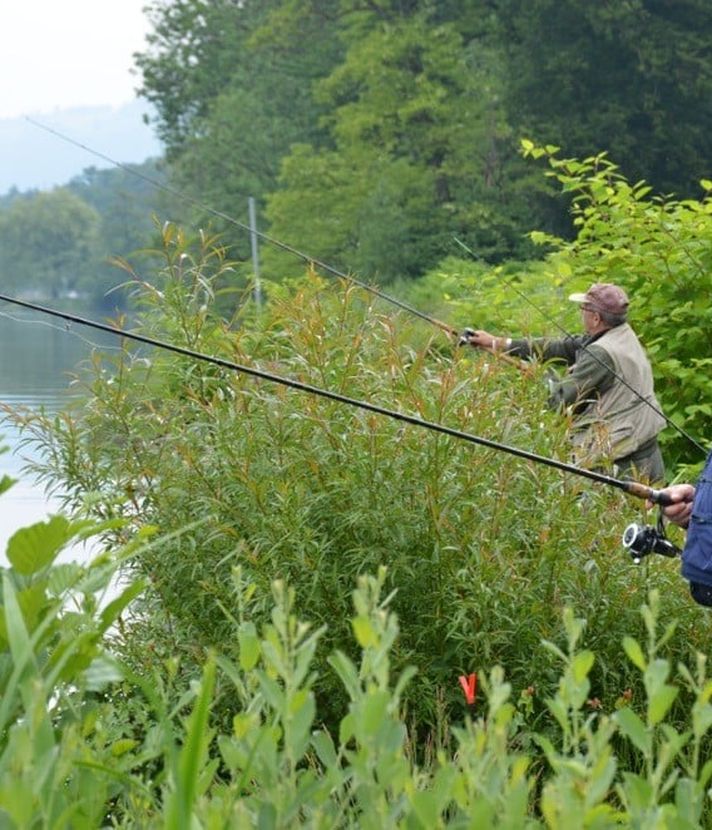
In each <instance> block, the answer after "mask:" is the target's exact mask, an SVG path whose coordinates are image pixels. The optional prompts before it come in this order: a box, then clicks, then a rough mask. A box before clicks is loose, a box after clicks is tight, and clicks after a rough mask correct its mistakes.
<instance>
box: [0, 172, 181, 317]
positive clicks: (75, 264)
mask: <svg viewBox="0 0 712 830" xmlns="http://www.w3.org/2000/svg"><path fill="white" fill-rule="evenodd" d="M131 171H133V172H131ZM141 177H148V178H152V179H155V180H156V181H162V179H163V178H164V177H162V175H161V173H160V172H159V170H158V163H157V162H156V161H151V160H149V161H146V162H144V163H143V164H141V165H133V166H132V168H131V169H130V170H122V169H120V168H116V169H112V170H97V169H96V168H93V167H89V168H87V169H86V170H84V172H83V173H82V175H80V176H77V177H75V178H74V179H72V180H71V181H70V182H68V184H67V185H65V186H64V187H58V188H54V189H53V190H50V191H29V192H27V193H20V192H18V191H14V192H11V193H9V194H7V195H6V196H4V197H2V198H1V199H0V274H2V283H3V286H4V288H5V289H6V290H7V291H8V292H10V293H28V292H29V293H31V294H34V295H37V296H41V297H44V298H51V299H53V300H57V299H61V298H67V297H69V298H73V299H74V300H77V299H81V300H83V301H84V303H85V304H87V305H91V306H93V307H94V308H100V309H102V310H106V311H111V312H113V311H115V310H116V309H117V308H124V307H125V305H126V296H125V295H124V294H123V293H122V292H120V291H115V290H114V289H115V288H116V287H117V286H118V285H119V284H120V283H121V282H122V281H123V279H124V276H125V275H124V274H123V272H122V271H121V270H120V269H117V268H116V267H115V265H113V264H112V259H113V258H114V257H118V256H120V255H121V256H131V254H132V253H133V252H136V251H138V250H141V249H143V248H146V247H149V246H150V243H151V241H152V238H153V236H154V234H155V221H154V220H155V216H157V215H160V216H163V215H165V213H166V210H167V209H168V208H167V205H166V202H165V199H164V197H163V195H162V193H161V191H160V190H157V189H156V187H154V186H153V185H151V184H150V183H149V182H147V181H146V180H145V179H142V178H141ZM152 216H153V217H154V219H152ZM131 258H132V259H133V257H131ZM134 261H135V262H136V266H137V268H138V269H139V271H140V270H141V268H142V267H147V266H148V261H147V260H146V259H145V258H144V259H139V258H137V259H135V260H134Z"/></svg>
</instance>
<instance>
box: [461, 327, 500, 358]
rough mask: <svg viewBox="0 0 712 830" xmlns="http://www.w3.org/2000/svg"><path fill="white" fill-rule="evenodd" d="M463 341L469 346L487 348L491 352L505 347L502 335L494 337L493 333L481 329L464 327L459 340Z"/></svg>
mask: <svg viewBox="0 0 712 830" xmlns="http://www.w3.org/2000/svg"><path fill="white" fill-rule="evenodd" d="M463 341H464V342H465V343H467V344H468V345H470V346H476V347H477V348H478V349H489V350H490V351H493V352H496V351H498V350H499V349H502V348H505V343H506V340H505V338H504V337H495V335H494V334H490V333H489V332H488V331H483V330H482V329H474V330H473V329H465V332H463V335H462V338H461V342H463Z"/></svg>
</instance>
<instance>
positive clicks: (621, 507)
mask: <svg viewBox="0 0 712 830" xmlns="http://www.w3.org/2000/svg"><path fill="white" fill-rule="evenodd" d="M164 243H165V250H164V256H165V260H166V265H165V269H164V271H163V275H162V277H161V279H160V281H159V282H157V283H156V284H153V285H152V284H147V283H140V284H137V285H136V302H137V303H138V305H139V307H140V309H141V313H140V318H139V320H140V326H141V331H142V332H144V333H147V334H151V335H154V336H158V337H159V338H160V339H163V340H168V341H170V342H173V343H176V344H179V345H183V346H185V347H187V348H190V349H198V350H200V351H202V352H205V353H209V354H213V355H221V356H224V357H226V358H227V359H230V360H236V361H237V362H238V363H241V364H246V365H254V364H255V363H257V364H258V365H260V366H262V367H266V368H268V369H273V370H274V371H276V372H277V373H278V374H281V375H286V376H288V377H291V378H295V379H298V380H300V381H302V382H305V383H308V384H313V385H315V386H318V387H322V388H327V389H331V390H334V391H338V392H341V393H343V394H346V395H349V396H351V397H355V398H358V399H362V400H368V401H371V402H373V403H378V404H380V405H382V406H385V407H388V408H391V409H402V410H405V411H408V412H413V413H416V414H418V415H419V416H421V417H422V418H424V419H426V420H431V421H438V422H443V423H447V424H448V425H450V426H452V427H455V428H459V429H462V430H466V431H469V432H471V433H474V434H479V435H484V436H488V437H491V438H495V439H496V440H504V441H506V442H507V443H511V444H513V445H515V446H520V447H525V448H527V449H528V450H530V451H533V452H536V453H538V454H540V455H543V456H555V457H559V458H562V459H566V458H567V453H568V444H567V435H566V432H567V420H566V418H560V417H559V416H558V415H556V414H554V413H552V412H549V411H548V410H547V409H546V405H545V398H546V391H545V384H544V382H543V367H532V368H531V369H528V370H527V374H526V375H524V376H518V374H517V373H516V370H513V369H512V367H511V366H510V364H509V363H504V362H498V361H495V362H494V363H493V362H492V358H487V357H485V358H483V359H474V358H472V357H470V356H469V355H468V354H457V353H454V354H453V352H452V347H451V344H450V343H449V342H448V341H447V340H446V339H445V338H444V337H443V336H442V335H434V336H433V337H434V338H435V339H433V337H431V336H427V337H425V338H423V335H422V324H421V323H412V322H410V321H408V320H406V319H403V318H402V317H401V318H397V317H393V316H392V315H387V314H385V313H383V312H378V311H377V310H376V309H374V308H373V304H372V297H370V296H369V295H365V294H363V293H362V292H360V291H357V290H356V289H353V288H347V289H344V290H338V291H333V290H326V289H327V286H326V285H325V284H324V283H323V282H322V281H321V280H320V279H319V278H318V277H316V276H312V277H311V278H310V279H309V280H307V281H306V282H302V283H299V284H297V285H295V286H292V285H290V284H286V285H283V286H282V287H281V288H280V287H278V286H276V285H275V286H273V287H272V289H271V302H270V304H269V306H268V307H267V308H265V309H263V310H261V311H260V312H256V311H255V312H253V311H251V310H250V306H249V304H248V305H246V306H242V307H241V308H242V314H241V316H240V318H238V319H236V320H233V321H228V320H225V319H223V318H222V317H221V316H220V314H219V313H217V311H216V309H215V294H216V291H217V290H218V287H219V286H220V285H221V284H222V281H223V280H224V278H225V275H226V270H227V268H228V267H229V266H228V263H227V262H226V261H225V260H224V251H223V250H222V249H221V248H220V247H219V246H216V244H215V240H213V239H209V238H202V240H201V242H200V244H197V247H196V246H195V245H193V244H191V243H190V242H189V241H188V240H187V239H186V238H185V237H184V236H183V234H181V233H180V232H179V231H178V230H177V229H175V228H174V227H173V226H167V228H166V229H165V236H164ZM539 280H540V283H539V289H538V290H539V291H540V292H541V291H542V290H543V289H544V287H545V286H546V285H547V283H548V282H549V277H548V276H547V275H546V274H543V275H541V276H540V277H539ZM535 293H536V292H535ZM529 312H530V310H529V309H528V308H527V312H526V313H527V314H529ZM459 313H461V314H465V313H472V307H469V310H465V309H461V310H460V312H459ZM418 342H420V344H421V345H420V346H416V345H414V344H417V343H418ZM513 373H514V377H513V376H512V375H513ZM84 383H85V384H86V387H85V388H86V394H87V395H88V400H87V402H85V403H83V404H82V405H81V407H80V408H79V409H78V410H77V411H76V412H68V413H65V414H64V415H63V416H62V417H60V418H53V419H50V420H46V419H44V418H43V417H42V416H29V417H28V422H27V425H26V428H27V430H29V432H28V435H29V436H30V437H32V436H35V438H36V439H37V440H38V441H39V442H40V443H41V444H42V445H43V446H44V448H45V449H46V451H47V459H48V461H47V462H46V463H45V464H44V465H40V471H41V472H42V474H43V475H44V476H45V478H46V479H47V481H48V483H49V484H50V485H52V486H54V487H57V488H59V489H61V490H62V492H64V493H65V494H66V497H67V500H68V504H69V505H70V506H71V507H72V508H73V509H74V510H87V511H89V513H90V514H91V515H95V516H98V517H101V518H102V519H109V518H115V517H117V516H119V517H121V518H124V519H127V520H129V522H130V524H129V527H130V528H140V527H143V526H144V525H146V524H152V525H156V526H158V527H159V528H161V530H163V531H164V532H172V531H177V530H179V529H180V528H182V527H184V526H185V525H186V524H187V523H193V522H198V523H200V529H199V530H196V531H194V532H192V533H187V534H185V535H183V536H181V537H180V539H177V540H171V542H170V544H169V545H168V546H165V547H164V546H161V545H158V546H157V547H156V548H155V549H154V551H153V552H152V553H151V554H147V555H146V556H144V557H143V558H142V559H141V560H140V561H139V562H137V567H138V569H139V570H140V571H141V572H142V573H144V574H146V575H147V576H150V579H151V584H152V591H151V592H150V593H148V594H147V595H146V600H145V601H146V603H147V605H146V611H147V616H146V629H145V632H144V634H143V637H144V638H145V640H146V641H147V642H151V643H153V642H157V643H159V644H160V646H159V648H162V649H165V650H166V651H167V652H176V653H182V652H184V651H185V652H186V653H187V654H193V653H194V650H195V647H196V644H202V645H203V646H204V647H208V646H209V645H210V644H214V643H216V642H224V641H225V639H226V638H228V637H229V626H230V619H229V613H228V615H227V616H226V615H225V611H226V610H227V609H229V608H230V604H231V599H230V596H231V595H230V591H231V588H230V582H229V572H230V568H231V566H232V565H233V564H235V563H240V564H241V565H242V566H243V567H244V568H245V570H246V573H247V574H248V575H249V578H250V580H252V581H254V582H255V583H256V584H257V585H258V586H260V589H261V596H263V597H264V596H267V594H268V590H269V585H270V583H271V582H272V581H273V580H274V579H275V578H284V579H287V580H288V581H289V583H290V585H291V586H292V587H293V589H294V591H295V593H296V597H297V603H298V606H299V607H300V608H302V609H304V613H308V615H309V616H310V618H311V619H312V620H313V621H314V622H315V623H317V624H322V623H328V624H329V634H328V636H326V637H325V638H324V646H325V647H327V648H328V647H332V646H334V645H336V644H339V643H341V642H343V640H344V638H345V637H346V634H347V631H348V622H347V620H348V600H347V597H348V590H349V589H348V586H349V585H350V584H352V583H353V582H354V580H355V579H356V578H357V576H358V575H359V574H361V573H363V572H364V571H366V572H373V571H374V570H375V569H377V568H378V567H379V566H380V565H381V564H387V565H388V572H389V586H390V587H392V588H394V589H397V594H396V597H395V599H394V605H393V607H394V610H396V611H397V613H398V615H399V618H400V621H401V628H402V635H401V639H400V641H399V645H398V648H397V650H396V652H395V653H394V661H395V664H396V666H397V667H400V668H403V667H404V666H405V665H407V664H410V663H415V664H416V665H417V666H418V669H419V677H418V680H417V681H415V683H414V684H413V685H412V687H411V692H410V694H409V695H408V696H407V704H408V707H409V710H410V713H411V714H410V717H412V719H413V722H414V724H416V725H417V729H418V730H419V731H420V730H424V731H425V732H427V731H428V730H429V729H430V728H432V726H433V723H434V722H435V719H436V710H437V707H438V705H440V706H443V707H445V710H446V711H447V710H448V709H449V707H450V706H451V705H452V703H453V701H454V700H455V699H456V698H457V696H458V691H457V689H456V688H454V687H453V684H452V677H453V675H454V674H457V673H459V672H462V671H464V670H465V669H466V668H467V667H468V665H471V664H472V662H475V664H476V665H478V666H488V665H491V664H492V663H495V662H497V663H501V664H502V665H504V666H505V668H506V671H507V674H508V676H509V677H510V678H511V681H512V682H513V684H514V686H515V688H517V689H523V688H527V687H528V686H530V685H532V684H533V683H534V684H541V686H542V688H544V689H547V688H549V686H550V684H551V683H552V682H553V681H554V675H553V674H552V668H551V665H550V660H549V659H548V658H547V655H546V652H545V651H543V650H542V648H541V646H540V640H541V638H542V636H549V633H550V631H551V630H552V629H553V627H554V626H555V625H556V621H557V619H558V617H559V613H560V609H561V607H562V605H563V604H566V605H570V606H571V607H572V608H574V610H575V612H576V613H578V614H583V613H584V612H585V613H586V614H594V615H595V617H596V620H597V623H598V624H597V626H596V627H595V629H593V630H592V631H591V638H592V644H593V645H594V646H595V648H596V651H597V652H598V653H599V655H600V666H601V670H600V675H598V676H597V677H596V678H595V687H596V688H595V691H596V696H597V697H599V698H600V699H601V700H603V701H607V702H611V701H614V700H616V699H617V698H618V697H619V695H620V694H621V691H622V689H624V688H625V687H626V686H627V685H628V684H629V682H632V681H629V680H628V677H627V674H628V673H627V672H626V670H625V669H623V668H622V667H621V666H620V665H619V663H618V661H617V659H616V658H615V657H614V655H615V654H616V653H617V652H618V646H619V643H620V640H621V637H622V636H623V634H624V633H629V632H631V631H633V630H634V629H635V626H636V625H637V622H636V620H637V617H636V615H635V614H634V612H633V610H632V609H633V606H635V604H636V603H631V594H635V593H640V591H641V590H644V586H645V582H646V578H647V571H646V570H638V571H632V570H631V566H630V564H629V562H628V561H627V560H626V558H625V557H623V556H622V552H621V549H620V541H619V540H620V535H621V532H622V530H623V528H624V527H625V525H626V524H627V523H628V521H631V520H633V519H634V518H635V517H636V514H637V515H638V516H640V514H639V512H638V511H639V510H640V507H639V506H636V505H631V504H628V503H627V502H626V500H625V497H623V496H622V495H620V494H619V493H618V492H617V491H604V492H598V491H596V492H594V493H589V492H587V489H586V488H585V487H583V486H582V485H581V483H580V482H579V481H577V480H576V479H573V480H572V479H570V478H568V477H564V478H562V476H561V474H560V473H559V472H557V471H554V470H551V469H549V468H540V467H533V466H531V465H530V464H527V463H523V462H522V461H520V460H516V459H512V458H508V457H506V456H502V455H500V454H493V453H492V452H491V451H483V450H481V449H479V450H477V449H473V448H472V447H471V446H469V445H467V444H464V443H463V442H460V441H456V440H454V439H452V438H448V437H445V436H442V435H440V436H436V435H430V436H428V435H426V434H422V433H421V430H418V429H414V428H408V427H404V426H403V425H401V424H398V423H397V422H395V421H394V422H390V421H389V420H388V419H384V418H379V417H377V416H375V415H373V414H364V413H363V412H359V411H357V410H356V411H355V410H353V409H351V408H349V407H346V406H343V405H342V404H339V403H337V402H324V401H322V400H320V399H318V398H314V397H310V396H305V395H299V394H298V393H296V392H293V391H289V390H286V389H285V388H284V387H282V386H279V385H276V384H269V383H266V382H264V381H262V382H256V381H254V380H252V379H250V378H246V377H243V376H241V375H240V374H239V373H234V372H233V373H226V372H224V371H220V370H218V369H216V368H215V367H211V366H206V365H204V364H201V363H199V362H195V361H188V360H186V359H179V358H176V357H175V356H170V355H167V354H166V353H164V352H162V351H160V350H159V351H156V352H155V353H151V354H141V353H139V354H137V353H135V352H133V351H131V350H126V351H124V352H122V353H120V354H119V356H102V357H101V358H99V357H97V360H96V361H95V362H94V363H93V365H92V366H91V367H90V371H89V373H88V375H87V376H85V378H84ZM611 517H614V518H613V520H612V519H611ZM124 532H126V531H124ZM653 568H654V573H655V581H656V583H657V584H665V586H666V587H665V591H664V594H663V596H664V599H663V609H664V613H665V614H668V615H672V614H673V613H674V614H675V616H679V617H680V620H681V625H680V628H679V629H678V632H679V633H678V638H677V639H675V640H674V647H675V648H677V649H680V650H681V652H686V651H687V649H688V648H689V646H690V645H691V644H692V645H695V644H699V647H700V648H702V647H703V643H704V642H705V639H706V637H707V630H706V627H705V626H700V624H699V614H698V612H697V609H696V608H694V607H692V606H691V605H690V603H689V601H688V600H687V599H686V596H685V589H684V584H683V583H682V581H681V580H680V579H679V577H678V575H677V570H676V567H675V566H674V564H673V563H663V562H657V563H654V565H653ZM523 598H525V599H524V603H523ZM254 613H255V614H258V613H259V608H258V607H256V608H255V609H254ZM262 613H266V608H264V607H263V608H262ZM533 620H535V621H536V624H532V621H533ZM167 632H170V634H169V636H168V637H166V633H167ZM140 651H141V649H139V652H140ZM322 657H323V655H322ZM622 678H624V679H622ZM326 682H327V681H326V680H325V679H324V680H322V683H326ZM318 691H319V694H320V695H321V699H322V700H323V701H330V702H331V705H335V704H336V703H337V701H338V697H337V693H336V691H335V690H334V689H333V688H329V687H328V686H324V687H320V688H319V689H318ZM324 705H326V704H324ZM324 716H325V717H326V716H327V714H326V711H325V712H324Z"/></svg>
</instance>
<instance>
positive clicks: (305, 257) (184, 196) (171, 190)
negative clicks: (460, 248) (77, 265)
mask: <svg viewBox="0 0 712 830" xmlns="http://www.w3.org/2000/svg"><path fill="white" fill-rule="evenodd" d="M25 120H26V121H29V123H30V124H33V125H34V126H35V127H39V129H41V130H44V131H45V132H48V133H51V134H52V135H54V136H56V137H57V138H60V139H62V141H66V142H68V143H69V144H72V145H74V146H75V147H80V148H81V149H82V150H85V151H86V152H87V153H91V155H93V156H96V157H97V158H100V159H103V160H104V161H107V162H109V164H113V165H114V166H116V167H118V168H119V169H120V170H123V171H124V172H126V173H129V174H130V175H132V176H136V177H137V178H139V179H143V181H145V182H147V183H148V184H151V185H153V186H154V187H157V188H158V189H159V190H163V191H164V192H165V193H168V194H170V195H171V196H174V197H175V198H177V199H179V200H182V201H185V202H189V203H191V204H192V205H194V206H195V207H198V208H200V209H201V210H204V211H205V212H206V213H209V214H211V215H212V216H216V217H217V218H219V219H222V220H223V221H224V222H227V223H228V224H230V225H234V226H235V227H237V228H240V229H241V230H243V231H247V232H248V233H254V234H255V236H258V237H259V238H260V239H262V240H264V241H265V242H268V243H269V244H270V245H274V246H275V247H276V248H280V249H281V250H283V251H286V252H287V253H290V254H292V255H293V256H295V257H297V258H298V259H301V260H302V261H303V262H306V263H307V264H312V265H315V266H317V267H318V268H321V269H322V270H324V271H326V272H327V273H329V274H332V275H333V276H335V277H339V278H340V279H343V280H346V281H347V282H350V283H353V284H354V285H358V286H360V287H361V288H363V289H364V290H365V291H368V292H369V293H370V294H374V295H375V296H377V297H380V298H381V299H383V300H386V301H387V302H389V303H392V304H393V305H395V306H397V307H398V308H401V309H403V311H407V312H408V313H409V314H413V315H415V316H416V317H420V318H421V320H426V321H427V322H428V323H431V324H432V325H434V326H436V327H437V328H439V329H442V331H444V332H447V334H449V335H451V336H456V335H459V331H458V330H457V329H455V328H453V326H450V325H448V324H447V323H444V322H443V321H442V320H438V319H437V318H436V317H433V316H432V315H430V314H426V313H425V312H424V311H420V309H417V308H415V307H414V306H412V305H410V304H409V303H406V302H404V301H403V300H399V299H398V298H397V297H393V296H391V295H390V294H386V293H385V292H383V291H381V290H379V289H378V288H376V287H375V286H372V285H369V284H368V283H366V282H363V281H362V280H359V279H357V278H356V277H353V276H351V275H350V274H346V273H345V272H344V271H341V270H339V269H338V268H334V266H333V265H328V264H327V263H326V262H322V261H321V260H320V259H317V258H316V257H313V256H309V254H305V253H304V252H303V251H300V250H298V249H297V248H294V247H293V246H292V245H289V244H288V243H286V242H282V241H281V240H279V239H276V238H275V237H273V236H269V234H266V233H264V232H262V231H258V230H256V229H255V228H251V227H250V226H249V225H246V224H245V223H244V222H240V221H239V220H238V219H235V218H233V217H232V216H229V215H228V214H227V213H223V211H221V210H216V209H215V208H213V207H210V205H207V204H205V202H202V201H201V200H200V199H196V198H195V197H194V196H191V195H190V194H188V193H184V192H182V191H180V190H178V189H177V188H175V187H171V185H168V184H165V183H164V182H159V181H158V180H157V179H154V178H153V177H151V176H147V175H146V174H145V173H141V172H140V171H139V170H135V169H133V168H132V167H130V166H128V165H126V164H122V163H121V162H120V161H116V159H113V158H111V157H110V156H107V155H104V153H100V152H99V151H98V150H94V149H93V148H91V147H89V146H87V145H86V144H82V143H81V142H80V141H77V140H76V139H74V138H71V137H70V136H68V135H65V134H64V133H61V132H59V130H55V129H54V128H53V127H49V126H47V125H46V124H42V123H41V122H39V121H36V120H35V119H34V118H30V117H29V116H25Z"/></svg>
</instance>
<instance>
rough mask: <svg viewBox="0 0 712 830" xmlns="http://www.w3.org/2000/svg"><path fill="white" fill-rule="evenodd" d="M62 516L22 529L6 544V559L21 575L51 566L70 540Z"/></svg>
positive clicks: (66, 521) (67, 528) (67, 527)
mask: <svg viewBox="0 0 712 830" xmlns="http://www.w3.org/2000/svg"><path fill="white" fill-rule="evenodd" d="M69 527H70V523H69V521H68V520H67V519H66V518H65V517H64V516H52V517H51V518H50V519H49V520H48V521H46V522H37V524H34V525H30V527H23V528H21V529H20V530H18V531H17V532H16V533H15V534H13V536H12V537H11V538H10V541H9V542H8V543H7V558H8V559H9V560H10V564H11V565H12V566H13V568H15V569H16V570H17V571H18V572H19V573H21V574H26V575H29V574H33V573H36V572H37V571H39V570H41V569H42V568H44V567H46V566H47V565H49V564H51V563H52V562H53V561H54V559H55V558H56V556H57V554H58V553H59V552H60V550H61V549H62V548H63V547H64V546H65V545H66V544H67V542H68V541H69V539H70V538H71V534H70V533H69Z"/></svg>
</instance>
